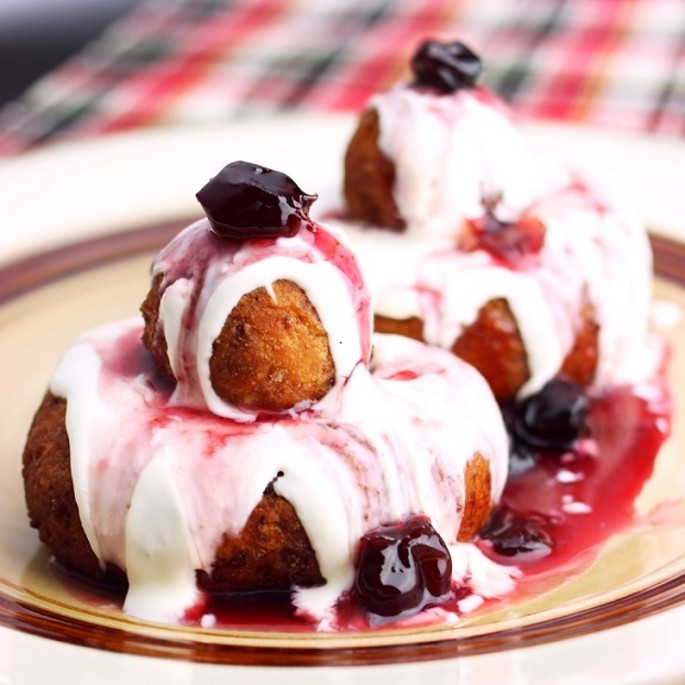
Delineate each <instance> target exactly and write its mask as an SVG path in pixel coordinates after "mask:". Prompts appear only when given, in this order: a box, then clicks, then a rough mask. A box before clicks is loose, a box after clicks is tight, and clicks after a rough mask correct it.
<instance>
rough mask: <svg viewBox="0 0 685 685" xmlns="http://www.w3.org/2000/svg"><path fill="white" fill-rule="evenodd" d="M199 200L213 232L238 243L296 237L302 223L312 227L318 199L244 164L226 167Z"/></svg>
mask: <svg viewBox="0 0 685 685" xmlns="http://www.w3.org/2000/svg"><path fill="white" fill-rule="evenodd" d="M196 197H197V199H198V201H199V203H200V204H201V205H202V208H203V209H204V211H205V214H206V215H207V218H208V219H209V224H210V228H211V230H212V232H213V233H215V234H216V235H218V236H220V237H222V238H233V239H236V240H248V239H252V238H277V237H292V236H294V235H295V234H296V233H297V232H298V231H299V230H300V228H301V226H302V225H303V223H304V224H305V225H307V226H310V227H311V225H310V223H309V218H308V217H309V207H310V206H311V204H312V202H314V200H315V199H316V195H308V194H307V193H304V192H303V191H302V190H301V189H300V188H299V187H298V185H297V184H296V183H295V182H294V181H293V180H292V178H290V177H289V176H286V175H285V174H283V173H281V172H280V171H275V170H273V169H268V168H267V167H263V166H259V165H257V164H252V163H250V162H242V161H238V162H233V163H232V164H229V165H227V166H225V167H224V168H223V169H222V170H221V171H220V172H219V173H218V174H217V175H216V176H214V177H213V178H212V179H211V180H210V181H209V182H208V183H207V184H206V185H205V186H204V187H203V188H201V189H200V191H199V192H198V193H197V195H196Z"/></svg>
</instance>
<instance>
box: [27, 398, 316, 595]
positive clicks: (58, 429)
mask: <svg viewBox="0 0 685 685" xmlns="http://www.w3.org/2000/svg"><path fill="white" fill-rule="evenodd" d="M65 416H66V401H65V400H63V399H60V398H57V397H55V396H54V395H52V394H50V393H47V394H46V395H45V397H44V399H43V402H42V404H41V405H40V407H39V409H38V411H37V412H36V415H35V417H34V420H33V424H32V426H31V429H30V431H29V435H28V440H27V443H26V447H25V449H24V456H23V477H24V487H25V494H26V504H27V507H28V512H29V519H30V522H31V525H32V526H33V527H34V528H37V529H38V533H39V536H40V539H41V541H42V542H43V543H44V544H45V545H46V546H47V547H48V548H49V549H50V550H51V551H52V553H53V554H54V555H55V558H56V559H57V560H58V561H59V562H60V563H62V564H63V565H64V566H66V567H67V568H70V569H72V570H74V571H77V572H78V573H80V574H83V575H85V576H87V577H89V578H93V579H95V580H98V581H102V580H105V581H115V582H118V583H120V582H122V581H123V580H124V574H123V572H122V571H121V570H120V569H117V568H116V567H115V566H113V565H108V566H107V568H106V569H105V570H104V571H103V570H102V569H101V568H100V565H99V562H98V559H97V557H96V556H95V554H94V553H93V551H92V550H91V548H90V544H89V543H88V539H87V538H86V535H85V533H84V531H83V528H82V526H81V520H80V518H79V513H78V507H77V504H76V500H75V498H74V486H73V482H72V479H71V467H70V459H69V439H68V436H67V430H66V425H65ZM321 582H323V579H322V578H321V573H320V571H319V567H318V563H317V561H316V556H315V555H314V551H313V550H312V547H311V545H310V544H309V540H308V538H307V535H306V533H305V532H304V529H303V528H302V524H301V523H300V521H299V519H298V518H297V514H296V513H295V510H294V509H293V507H292V505H291V504H290V503H289V502H288V501H287V500H285V499H283V498H282V497H280V496H279V495H277V494H276V493H275V492H274V490H273V487H271V486H270V485H269V486H268V487H267V488H266V491H265V492H264V496H263V498H262V500H261V501H260V502H259V503H258V504H257V506H256V507H255V509H254V510H253V512H252V513H251V515H250V517H249V519H248V521H247V524H246V525H245V528H244V529H243V531H242V532H241V533H240V535H239V536H238V537H236V538H230V537H228V536H225V537H224V539H223V540H222V542H221V544H220V546H219V549H218V550H217V555H216V560H215V562H214V567H213V569H212V571H211V573H210V574H207V573H201V574H199V584H200V585H201V587H203V589H205V590H208V591H227V590H238V589H240V590H242V589H247V588H254V587H269V588H282V589H288V588H290V587H291V585H293V584H297V585H302V586H306V585H317V584H320V583H321Z"/></svg>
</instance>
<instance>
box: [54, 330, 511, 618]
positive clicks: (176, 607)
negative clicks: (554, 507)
mask: <svg viewBox="0 0 685 685" xmlns="http://www.w3.org/2000/svg"><path fill="white" fill-rule="evenodd" d="M141 333H142V324H139V323H138V322H124V323H121V324H119V325H111V326H108V327H106V328H103V329H98V330H96V331H93V332H91V333H89V334H88V335H86V336H85V337H84V338H83V339H81V340H80V341H78V342H77V343H76V344H75V345H74V347H72V348H71V349H70V350H69V351H68V352H67V354H66V355H65V357H64V361H63V362H62V364H60V366H59V368H58V369H57V371H56V373H55V376H54V379H53V383H52V385H51V389H52V390H53V392H55V393H58V394H59V395H60V396H62V397H65V398H66V400H67V425H68V427H69V429H68V430H69V440H70V444H75V445H87V446H88V448H87V449H83V450H79V451H75V452H74V453H73V454H72V475H73V480H74V490H75V492H76V495H77V501H79V502H85V505H84V506H82V507H81V506H80V508H79V511H80V514H81V517H82V519H83V524H84V528H86V529H87V530H90V534H89V539H90V538H91V537H92V539H93V542H94V544H93V549H94V550H96V552H97V554H98V556H99V558H100V559H101V560H102V561H103V562H104V561H111V562H114V563H116V564H117V565H119V566H121V567H122V568H123V569H125V570H126V571H127V573H128V575H129V579H130V589H129V592H128V595H127V598H126V603H125V609H126V610H127V611H129V612H131V613H132V614H134V615H136V616H139V617H141V618H146V619H150V620H162V621H169V620H172V621H173V620H178V619H179V618H180V617H181V616H182V615H183V612H184V611H185V610H186V609H188V608H189V606H191V605H192V603H193V601H194V598H195V597H196V590H195V584H194V572H195V569H198V568H202V569H205V570H209V569H211V566H212V563H213V560H214V554H215V550H216V548H217V545H218V543H219V541H220V540H221V538H222V536H223V535H224V534H225V533H226V534H229V535H236V534H237V533H239V532H240V530H241V529H242V527H243V526H244V524H245V522H246V520H247V518H248V516H249V514H250V512H251V511H252V509H253V508H254V507H255V505H256V504H257V503H258V502H259V500H260V499H261V497H262V493H263V491H264V489H265V487H266V486H267V485H268V484H269V483H271V482H274V488H275V490H276V492H277V493H279V494H281V495H283V496H284V497H286V498H287V499H288V500H289V501H290V502H291V503H292V504H293V506H294V508H295V510H296V512H297V514H298V517H299V518H300V520H301V522H302V525H303V527H304V529H305V531H306V532H307V535H308V536H309V539H310V541H311V544H312V547H313V549H314V551H315V553H316V556H317V560H318V562H319V566H320V568H321V572H322V575H323V576H324V577H325V578H326V581H327V583H326V585H325V586H323V587H322V588H314V589H301V590H299V591H298V593H297V597H296V599H295V601H296V604H297V606H298V607H299V608H300V609H301V610H302V611H303V612H305V613H307V614H309V615H311V616H313V617H315V618H316V619H319V620H321V621H323V620H324V619H327V617H329V616H330V611H331V607H332V606H333V605H334V604H335V602H336V600H337V599H338V598H339V597H340V594H341V593H342V592H343V591H344V590H346V589H347V588H349V586H350V583H351V582H352V578H353V555H354V550H355V547H356V544H357V541H358V539H359V537H360V536H361V535H362V534H363V533H364V532H365V531H367V530H369V529H371V528H373V527H375V526H378V525H381V524H383V523H387V522H389V521H393V520H396V519H398V518H403V517H405V516H407V515H409V514H412V513H416V512H421V513H425V514H426V515H428V516H429V517H430V518H431V520H432V522H433V525H434V527H435V528H436V530H437V531H438V532H439V533H440V534H441V535H442V536H443V538H444V539H445V540H446V541H448V542H449V541H455V540H456V536H457V532H458V530H459V526H460V523H461V517H462V512H461V507H462V506H463V502H464V494H465V493H464V469H465V467H466V464H467V463H468V461H469V460H470V459H471V458H472V457H473V455H474V453H476V452H479V453H481V454H483V455H484V456H486V457H488V458H489V459H490V465H491V473H492V492H491V495H492V498H493V500H496V499H497V498H498V497H499V495H500V493H501V491H502V489H503V487H504V481H505V479H506V472H507V459H508V454H507V438H506V433H505V430H504V426H503V424H502V421H501V417H500V414H499V410H498V408H497V406H496V403H495V401H494V398H493V397H492V395H491V393H490V391H489V389H488V388H487V386H486V385H485V382H484V381H483V379H482V378H481V377H480V376H479V375H478V374H477V373H476V372H475V371H474V370H473V369H472V368H470V367H468V366H467V365H465V364H463V363H462V362H460V361H459V360H457V359H456V358H454V357H453V356H452V355H450V354H448V353H446V352H443V351H441V350H439V349H436V348H429V347H426V346H424V345H420V344H419V343H415V342H413V341H410V340H405V339H402V338H396V337H393V336H377V337H376V338H375V355H374V370H373V373H370V372H369V370H368V369H367V367H366V366H364V365H362V364H360V365H357V366H356V367H355V369H354V371H353V373H352V374H351V376H350V378H349V379H348V381H347V383H346V384H345V386H344V391H343V392H342V393H340V396H339V401H340V402H339V407H338V413H337V415H336V416H335V417H332V416H329V415H326V413H325V412H318V411H315V410H309V411H306V412H303V413H302V414H300V415H298V416H297V417H296V418H291V417H274V418H273V419H271V420H266V421H259V422H256V423H249V424H246V423H240V422H236V421H234V420H231V419H226V418H222V417H217V416H213V415H212V414H210V413H208V412H203V411H188V410H185V409H183V408H180V407H177V406H174V403H173V401H172V397H171V396H170V392H169V390H168V388H167V387H166V386H165V385H164V384H163V383H160V381H159V380H158V378H157V376H156V374H155V372H154V371H153V370H152V369H151V367H150V361H149V359H148V357H147V354H146V353H145V351H144V350H143V349H142V346H141V345H140V343H139V338H140V335H141ZM87 360H90V362H89V363H87V364H86V365H85V366H83V367H80V364H79V362H80V361H87ZM93 360H95V361H97V363H91V362H92V361H93ZM77 369H79V371H78V372H77V371H76V370H77ZM406 372H410V373H409V374H407V373H406ZM408 377H411V378H412V379H411V380H406V378H408ZM93 396H95V397H97V399H98V401H97V402H91V401H88V398H90V397H93ZM279 473H282V475H281V476H278V474H279ZM436 473H440V474H442V475H441V477H439V478H436V476H435V474H436ZM274 479H275V481H274ZM86 517H87V520H86ZM146 522H147V525H146ZM454 549H455V550H459V554H460V555H461V556H462V557H463V555H464V551H463V548H462V547H460V546H455V547H454ZM463 563H464V562H463V559H460V561H459V563H455V569H459V571H460V573H462V574H464V576H463V577H462V576H460V579H462V580H464V578H466V579H468V578H469V572H468V571H466V572H464V569H463ZM484 573H485V571H484ZM491 573H492V569H489V570H488V577H489V576H490V575H491ZM496 575H497V574H496ZM471 580H472V581H473V584H474V587H475V586H478V587H479V590H480V591H481V593H482V594H483V595H487V592H488V587H491V589H492V593H493V594H495V593H498V592H500V591H502V588H503V587H510V584H511V578H510V577H509V575H508V574H507V573H502V574H500V575H497V578H496V582H495V581H494V580H493V581H492V583H491V584H490V585H488V580H487V578H474V579H468V580H465V582H471ZM481 585H482V587H481Z"/></svg>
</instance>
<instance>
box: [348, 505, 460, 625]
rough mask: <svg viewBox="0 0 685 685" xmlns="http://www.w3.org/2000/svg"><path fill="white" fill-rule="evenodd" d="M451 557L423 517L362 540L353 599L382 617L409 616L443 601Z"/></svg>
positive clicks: (381, 530)
mask: <svg viewBox="0 0 685 685" xmlns="http://www.w3.org/2000/svg"><path fill="white" fill-rule="evenodd" d="M451 580H452V557H451V556H450V552H449V549H448V548H447V545H446V544H445V541H444V540H443V539H442V538H441V537H440V535H439V534H438V533H437V532H436V531H435V529H434V528H433V526H432V525H431V523H430V521H429V520H428V518H427V517H425V516H412V517H411V518H409V519H407V520H405V521H403V522H401V523H397V524H393V525H388V526H382V527H380V528H376V529H375V530H372V531H370V532H368V533H366V535H364V536H363V537H362V539H361V541H360V544H359V553H358V555H357V564H356V577H355V585H354V593H355V597H356V599H357V601H358V602H359V603H360V604H361V605H362V606H364V607H365V608H366V609H367V610H368V611H369V612H371V613H372V614H376V615H378V616H386V617H387V616H398V615H404V616H407V615H411V614H413V613H417V612H419V611H421V609H423V608H424V607H426V606H428V605H431V604H436V603H439V602H441V601H444V600H445V598H446V597H448V596H449V593H450V588H451Z"/></svg>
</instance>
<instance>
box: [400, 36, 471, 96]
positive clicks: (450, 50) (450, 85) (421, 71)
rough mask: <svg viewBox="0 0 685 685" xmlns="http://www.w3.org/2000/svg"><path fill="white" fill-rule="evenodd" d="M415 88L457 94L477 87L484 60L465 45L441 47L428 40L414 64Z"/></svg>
mask: <svg viewBox="0 0 685 685" xmlns="http://www.w3.org/2000/svg"><path fill="white" fill-rule="evenodd" d="M411 66H412V70H413V72H414V82H413V83H412V84H411V85H412V87H414V88H432V89H434V90H437V91H439V92H441V93H454V92H455V91H457V90H459V89H460V88H472V87H473V86H475V85H476V81H477V80H478V76H479V75H480V72H481V70H482V68H483V66H482V64H481V61H480V58H479V57H478V55H476V53H475V52H473V51H472V50H470V49H469V48H467V47H466V46H465V45H464V44H463V43H460V42H459V41H454V42H451V43H440V42H438V41H436V40H427V41H425V42H424V43H422V44H421V46H420V47H419V49H418V50H417V51H416V54H415V55H414V57H413V59H412V61H411Z"/></svg>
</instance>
